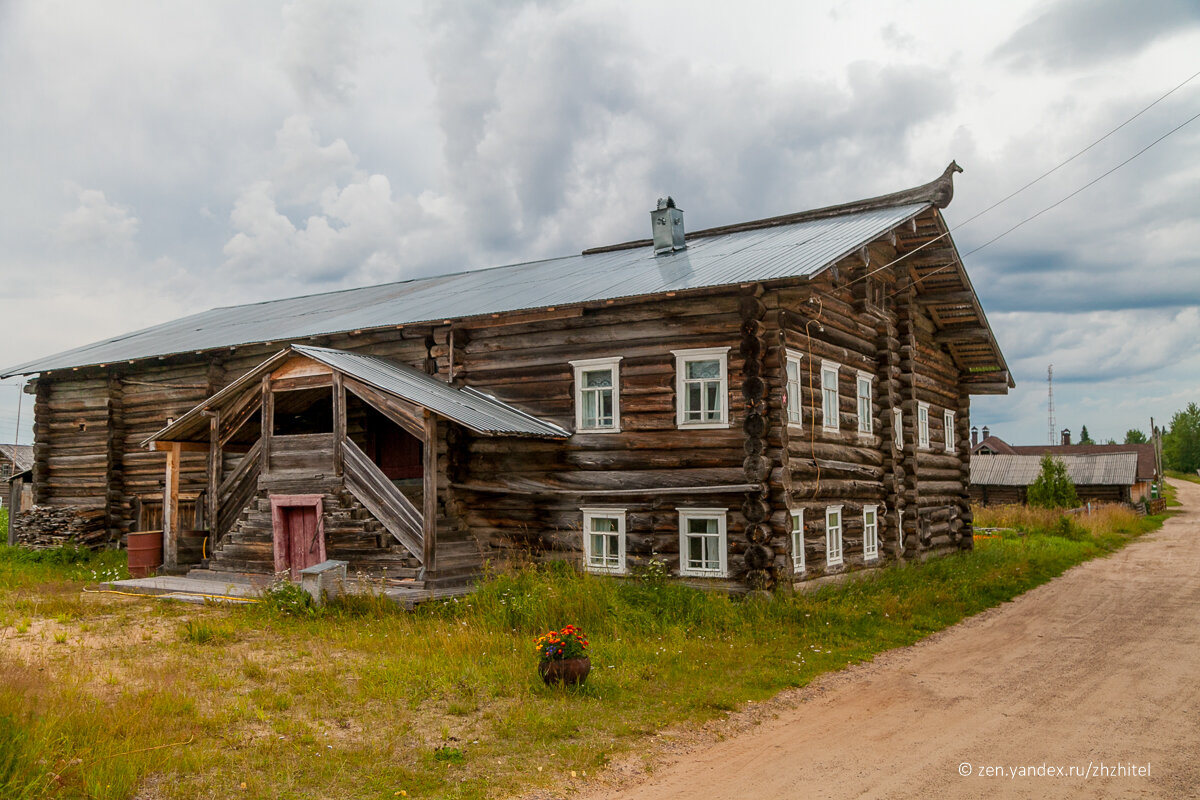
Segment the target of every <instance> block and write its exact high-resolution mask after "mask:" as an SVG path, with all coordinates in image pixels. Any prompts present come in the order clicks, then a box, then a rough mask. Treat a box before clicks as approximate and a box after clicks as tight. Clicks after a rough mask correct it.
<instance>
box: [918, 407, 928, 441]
mask: <svg viewBox="0 0 1200 800" xmlns="http://www.w3.org/2000/svg"><path fill="white" fill-rule="evenodd" d="M917 447H920V448H921V449H922V450H928V449H929V403H917Z"/></svg>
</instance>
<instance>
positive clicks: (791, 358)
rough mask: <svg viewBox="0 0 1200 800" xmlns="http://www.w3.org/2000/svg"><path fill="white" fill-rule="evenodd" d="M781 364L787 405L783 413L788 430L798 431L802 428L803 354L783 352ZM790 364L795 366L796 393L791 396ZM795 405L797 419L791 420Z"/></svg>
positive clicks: (792, 351) (789, 351)
mask: <svg viewBox="0 0 1200 800" xmlns="http://www.w3.org/2000/svg"><path fill="white" fill-rule="evenodd" d="M784 356H785V358H784V362H783V391H784V393H785V394H786V395H787V403H786V404H784V413H785V416H786V417H787V424H788V427H789V428H795V429H797V430H800V429H802V428H803V427H804V380H803V372H802V370H801V367H802V365H803V361H802V359H803V358H804V354H803V353H798V352H796V351H795V350H786V349H785V350H784ZM792 364H795V365H796V393H795V395H794V396H793V394H792V379H791V377H790V376H789V375H788V372H787V370H788V367H789V366H791V365H792ZM793 404H795V407H796V416H797V419H792V405H793Z"/></svg>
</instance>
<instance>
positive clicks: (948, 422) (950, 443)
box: [942, 411, 954, 453]
mask: <svg viewBox="0 0 1200 800" xmlns="http://www.w3.org/2000/svg"><path fill="white" fill-rule="evenodd" d="M942 424H944V425H945V426H946V452H947V453H953V452H954V412H953V411H945V412H942Z"/></svg>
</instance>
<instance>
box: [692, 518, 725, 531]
mask: <svg viewBox="0 0 1200 800" xmlns="http://www.w3.org/2000/svg"><path fill="white" fill-rule="evenodd" d="M717 532H718V531H717V521H716V520H715V519H696V518H695V517H692V518H691V519H689V520H688V533H699V534H706V533H711V534H716V533H717Z"/></svg>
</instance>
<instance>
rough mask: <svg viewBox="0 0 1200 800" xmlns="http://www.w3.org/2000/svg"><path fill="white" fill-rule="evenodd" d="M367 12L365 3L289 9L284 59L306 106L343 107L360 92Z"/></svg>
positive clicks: (320, 0) (331, 1)
mask: <svg viewBox="0 0 1200 800" xmlns="http://www.w3.org/2000/svg"><path fill="white" fill-rule="evenodd" d="M363 10H364V9H363V3H362V2H360V0H352V1H351V0H294V2H291V3H288V4H287V5H286V6H284V8H283V12H282V13H283V36H282V42H281V49H282V52H281V58H282V61H283V66H284V69H285V71H286V72H287V75H288V77H289V78H290V79H291V82H292V86H293V87H294V88H295V90H296V92H297V93H298V94H299V95H300V97H301V98H302V99H303V100H304V101H305V102H306V103H341V102H345V101H346V100H348V99H349V98H350V97H351V95H352V94H353V93H354V89H355V79H354V74H355V67H356V65H357V60H358V53H359V51H360V49H361V48H362V26H363Z"/></svg>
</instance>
